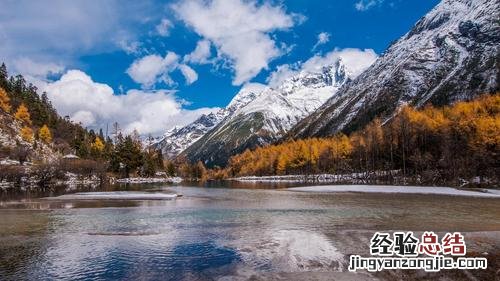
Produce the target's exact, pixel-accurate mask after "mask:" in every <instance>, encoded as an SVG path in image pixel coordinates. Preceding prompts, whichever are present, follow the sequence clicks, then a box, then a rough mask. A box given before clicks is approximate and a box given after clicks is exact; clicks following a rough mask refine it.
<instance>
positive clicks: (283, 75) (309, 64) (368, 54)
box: [267, 48, 378, 87]
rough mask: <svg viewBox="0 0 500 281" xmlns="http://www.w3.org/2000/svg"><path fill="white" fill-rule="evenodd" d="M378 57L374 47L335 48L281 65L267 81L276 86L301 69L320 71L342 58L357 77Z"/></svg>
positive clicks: (348, 71)
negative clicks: (303, 59) (293, 62)
mask: <svg viewBox="0 0 500 281" xmlns="http://www.w3.org/2000/svg"><path fill="white" fill-rule="evenodd" d="M377 57H378V56H377V54H376V53H375V51H373V50H372V49H365V50H361V49H355V48H346V49H341V50H340V49H335V50H333V51H331V52H329V53H327V54H325V55H314V56H313V57H311V58H309V59H308V60H307V61H305V62H303V63H296V64H284V65H280V66H278V67H277V68H276V71H274V72H272V73H271V74H270V75H269V77H268V78H267V82H268V83H269V85H270V86H271V87H276V86H278V85H279V84H281V83H282V82H283V81H284V80H286V79H288V78H290V77H292V76H294V75H297V74H298V73H300V72H301V71H305V72H318V71H321V69H322V68H323V67H324V66H328V65H332V64H334V63H336V62H337V61H339V60H342V63H343V64H344V66H345V69H346V72H347V73H348V74H349V75H350V76H351V77H352V78H355V77H357V76H358V75H359V74H361V73H362V72H363V71H364V70H365V69H367V68H368V67H369V66H370V65H372V64H373V63H374V62H375V60H376V59H377Z"/></svg>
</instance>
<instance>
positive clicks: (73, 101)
mask: <svg viewBox="0 0 500 281" xmlns="http://www.w3.org/2000/svg"><path fill="white" fill-rule="evenodd" d="M44 90H45V91H46V92H47V95H48V97H49V99H50V100H51V102H52V104H53V105H54V107H55V108H56V109H57V110H58V112H59V113H60V114H61V115H63V116H66V115H67V116H70V118H71V119H72V120H73V121H75V122H81V123H82V124H83V125H84V126H88V127H90V128H96V129H97V128H105V127H106V124H112V123H114V122H119V123H120V125H121V127H122V128H123V129H124V131H125V132H126V133H130V132H132V131H133V130H134V129H137V130H138V131H139V132H140V133H141V134H153V135H158V134H162V133H163V132H164V131H165V130H167V129H169V128H171V127H173V126H176V125H179V126H182V125H186V124H188V123H190V122H192V121H194V120H195V119H196V118H198V117H199V116H200V115H201V114H206V113H209V112H212V111H214V110H217V108H200V109H196V110H186V109H184V108H183V105H184V104H185V102H184V101H182V100H179V99H177V98H176V96H175V93H174V92H171V91H165V90H161V91H143V90H129V91H128V92H127V93H126V94H123V95H115V94H114V92H113V89H112V88H111V87H109V86H108V85H106V84H102V83H98V82H94V81H93V80H92V78H91V77H90V76H88V75H87V74H86V73H84V72H82V71H79V70H69V71H67V72H66V73H65V74H64V75H63V76H62V77H61V78H60V79H59V80H58V81H55V82H53V83H49V84H48V85H47V86H46V87H45V89H44Z"/></svg>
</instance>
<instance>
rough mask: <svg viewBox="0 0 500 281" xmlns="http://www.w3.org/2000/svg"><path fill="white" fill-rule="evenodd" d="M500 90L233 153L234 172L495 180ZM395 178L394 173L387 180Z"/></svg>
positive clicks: (422, 180)
mask: <svg viewBox="0 0 500 281" xmlns="http://www.w3.org/2000/svg"><path fill="white" fill-rule="evenodd" d="M499 132H500V94H498V93H497V94H495V95H484V96H482V97H480V98H477V99H475V100H472V101H468V102H458V103H456V104H454V105H452V106H446V107H432V106H427V107H425V108H423V109H420V110H416V109H415V108H412V107H410V106H403V107H401V108H400V110H399V112H398V113H397V115H396V116H395V117H394V118H392V119H391V120H390V121H388V122H386V123H385V124H382V123H381V121H380V120H379V119H375V120H374V121H372V122H371V123H370V124H368V125H367V126H366V127H365V128H364V129H362V130H358V131H356V132H353V133H351V134H350V135H344V134H338V135H336V136H334V137H330V138H311V139H305V140H293V141H288V142H285V143H282V144H279V145H273V146H267V147H262V148H257V149H255V150H253V151H250V150H247V151H246V152H244V153H242V154H240V155H237V156H234V157H232V158H231V160H230V165H229V167H228V169H227V170H226V172H227V173H228V174H229V175H231V176H248V175H258V176H262V175H288V174H317V173H334V174H346V173H353V172H368V174H369V173H370V172H375V171H394V173H392V174H391V173H389V174H388V176H389V177H390V176H391V175H396V174H397V175H398V176H402V177H403V178H405V179H408V180H409V181H410V182H415V183H420V184H448V183H454V184H456V185H459V184H462V183H463V182H468V181H471V182H474V183H477V184H492V183H498V180H499V179H498V175H499V174H500V165H499V163H500V134H499ZM389 180H391V179H389Z"/></svg>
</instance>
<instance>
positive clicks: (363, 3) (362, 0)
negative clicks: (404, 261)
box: [354, 0, 384, 12]
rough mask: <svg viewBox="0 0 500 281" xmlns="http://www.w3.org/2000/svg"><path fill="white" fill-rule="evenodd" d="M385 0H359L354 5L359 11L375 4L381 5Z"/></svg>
mask: <svg viewBox="0 0 500 281" xmlns="http://www.w3.org/2000/svg"><path fill="white" fill-rule="evenodd" d="M383 2H384V0H359V1H358V2H356V4H354V7H355V8H356V10H358V11H362V12H364V11H367V10H369V9H371V8H373V7H375V6H378V5H381V4H382V3H383Z"/></svg>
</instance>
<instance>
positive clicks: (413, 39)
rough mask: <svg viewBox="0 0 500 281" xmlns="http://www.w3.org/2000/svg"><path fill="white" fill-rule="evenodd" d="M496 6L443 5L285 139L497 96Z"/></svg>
mask: <svg viewBox="0 0 500 281" xmlns="http://www.w3.org/2000/svg"><path fill="white" fill-rule="evenodd" d="M499 3H500V2H499V1H495V0H443V1H442V2H441V3H440V4H438V5H437V6H436V7H435V8H434V9H433V10H431V11H430V12H429V13H428V14H427V15H426V16H424V17H423V18H422V19H421V20H419V21H418V22H417V23H416V25H415V26H414V27H413V29H412V30H411V31H410V32H408V33H407V34H406V35H404V36H403V37H402V38H401V39H399V40H398V41H397V42H396V43H394V44H393V45H392V46H391V47H389V49H388V50H387V51H386V52H385V54H384V55H383V56H382V57H380V58H379V59H378V60H377V61H376V62H375V63H374V64H373V65H372V66H371V67H370V68H369V69H367V70H366V71H365V72H364V73H363V74H361V75H360V76H359V77H358V78H357V79H355V80H354V81H352V82H351V83H348V84H346V85H345V86H343V87H342V88H341V89H340V90H339V92H338V93H337V94H336V95H334V96H333V97H332V98H331V99H329V100H328V101H327V102H326V103H325V104H324V105H323V106H322V107H321V108H319V109H318V110H317V111H316V112H315V113H313V114H311V115H310V116H309V117H308V118H306V119H305V120H303V121H301V122H300V123H299V124H298V125H297V126H295V127H294V128H293V129H292V130H291V132H290V133H289V136H288V137H291V138H303V137H313V136H327V135H331V134H334V133H336V132H339V131H345V132H349V131H352V130H355V129H358V128H360V127H362V126H364V125H365V124H366V123H368V122H369V121H370V120H372V119H373V118H374V117H375V116H380V117H382V118H390V117H391V116H392V115H393V114H394V112H395V111H396V110H397V108H398V107H399V106H401V105H403V104H411V105H415V106H423V105H425V104H427V103H432V104H435V105H444V104H450V103H453V102H455V101H458V100H466V99H470V98H473V97H475V96H477V95H479V94H482V93H491V92H498V91H499V85H498V80H499V79H500V78H499V68H500V65H499V64H500V61H499V57H500V53H499V49H498V47H499V46H500V23H499V18H500V15H499V11H500V4H499Z"/></svg>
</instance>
